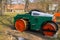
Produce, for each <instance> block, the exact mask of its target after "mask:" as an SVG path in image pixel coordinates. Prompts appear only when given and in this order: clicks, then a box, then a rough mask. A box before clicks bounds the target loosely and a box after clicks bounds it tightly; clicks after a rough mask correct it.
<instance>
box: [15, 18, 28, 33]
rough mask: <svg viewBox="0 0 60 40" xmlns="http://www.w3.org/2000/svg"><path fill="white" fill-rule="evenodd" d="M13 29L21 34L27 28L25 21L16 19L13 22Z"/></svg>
mask: <svg viewBox="0 0 60 40" xmlns="http://www.w3.org/2000/svg"><path fill="white" fill-rule="evenodd" d="M15 27H16V29H17V30H18V31H20V32H23V31H24V30H26V28H27V21H26V20H24V19H18V20H17V21H16V22H15Z"/></svg>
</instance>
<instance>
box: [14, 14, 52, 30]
mask: <svg viewBox="0 0 60 40" xmlns="http://www.w3.org/2000/svg"><path fill="white" fill-rule="evenodd" d="M21 18H22V19H28V20H29V22H30V29H31V30H40V28H41V27H42V24H43V23H44V22H47V21H52V17H44V16H31V14H29V13H26V14H18V15H16V16H15V17H14V24H15V22H16V20H18V19H21Z"/></svg>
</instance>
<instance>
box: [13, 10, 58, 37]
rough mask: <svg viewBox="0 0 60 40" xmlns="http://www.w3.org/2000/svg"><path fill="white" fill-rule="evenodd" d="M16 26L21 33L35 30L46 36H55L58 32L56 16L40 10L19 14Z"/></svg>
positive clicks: (15, 18) (15, 19) (15, 21)
mask: <svg viewBox="0 0 60 40" xmlns="http://www.w3.org/2000/svg"><path fill="white" fill-rule="evenodd" d="M14 26H15V28H16V29H17V30H18V31H20V32H23V31H27V30H34V31H38V32H41V33H42V34H43V35H44V36H54V35H55V34H56V33H57V31H58V25H57V23H56V22H55V21H54V16H53V15H52V14H49V13H44V12H41V11H39V10H31V11H30V12H28V13H25V14H17V15H16V16H15V17H14Z"/></svg>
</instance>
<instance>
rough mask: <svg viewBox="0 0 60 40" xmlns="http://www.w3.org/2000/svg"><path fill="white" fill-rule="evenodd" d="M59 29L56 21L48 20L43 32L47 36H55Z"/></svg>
mask: <svg viewBox="0 0 60 40" xmlns="http://www.w3.org/2000/svg"><path fill="white" fill-rule="evenodd" d="M57 31H58V26H57V24H56V23H54V22H47V23H45V24H44V25H43V26H42V33H43V35H45V36H54V35H55V34H56V32H57Z"/></svg>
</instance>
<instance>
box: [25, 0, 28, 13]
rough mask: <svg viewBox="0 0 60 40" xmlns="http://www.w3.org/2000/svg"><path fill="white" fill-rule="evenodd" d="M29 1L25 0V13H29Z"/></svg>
mask: <svg viewBox="0 0 60 40" xmlns="http://www.w3.org/2000/svg"><path fill="white" fill-rule="evenodd" d="M28 5H29V0H25V12H26V11H28Z"/></svg>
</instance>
